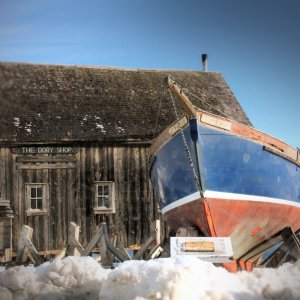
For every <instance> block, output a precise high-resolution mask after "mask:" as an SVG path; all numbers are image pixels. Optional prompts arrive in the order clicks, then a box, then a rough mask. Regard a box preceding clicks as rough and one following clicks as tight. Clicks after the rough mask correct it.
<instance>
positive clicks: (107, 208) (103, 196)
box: [94, 181, 115, 214]
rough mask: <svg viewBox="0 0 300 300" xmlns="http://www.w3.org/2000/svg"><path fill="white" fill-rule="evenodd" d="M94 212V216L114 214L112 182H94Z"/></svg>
mask: <svg viewBox="0 0 300 300" xmlns="http://www.w3.org/2000/svg"><path fill="white" fill-rule="evenodd" d="M94 212H95V213H96V214H107V213H115V197H114V183H113V182H111V181H96V182H95V196H94Z"/></svg>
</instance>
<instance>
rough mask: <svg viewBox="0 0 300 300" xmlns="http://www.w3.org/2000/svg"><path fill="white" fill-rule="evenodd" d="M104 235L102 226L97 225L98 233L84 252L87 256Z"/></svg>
mask: <svg viewBox="0 0 300 300" xmlns="http://www.w3.org/2000/svg"><path fill="white" fill-rule="evenodd" d="M102 235H103V231H102V227H99V226H97V228H96V233H95V234H94V236H93V238H92V239H91V240H90V242H89V243H88V244H87V246H86V247H85V249H84V251H83V253H82V255H83V256H87V255H89V254H90V252H91V251H92V250H93V248H94V247H95V245H96V244H97V243H98V241H99V240H100V238H101V236H102Z"/></svg>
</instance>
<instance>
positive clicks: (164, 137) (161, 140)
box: [150, 116, 188, 155]
mask: <svg viewBox="0 0 300 300" xmlns="http://www.w3.org/2000/svg"><path fill="white" fill-rule="evenodd" d="M187 125H188V117H187V116H183V117H182V118H181V119H179V120H178V121H176V122H173V123H172V124H171V125H170V126H168V127H167V128H166V129H165V130H164V131H163V132H162V133H161V134H160V135H159V136H158V137H157V138H156V139H155V140H154V141H153V143H152V146H151V147H150V155H155V153H156V152H157V151H158V150H159V149H160V148H161V147H163V146H164V145H165V144H166V143H167V142H168V141H169V140H170V139H171V137H172V136H174V135H175V134H176V133H178V132H179V131H180V130H181V129H183V128H185V127H186V126H187Z"/></svg>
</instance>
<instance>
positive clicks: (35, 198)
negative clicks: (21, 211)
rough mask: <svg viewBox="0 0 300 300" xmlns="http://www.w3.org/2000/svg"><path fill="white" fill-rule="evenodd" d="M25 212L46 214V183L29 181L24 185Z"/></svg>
mask: <svg viewBox="0 0 300 300" xmlns="http://www.w3.org/2000/svg"><path fill="white" fill-rule="evenodd" d="M25 197H26V214H27V216H30V215H45V214H47V210H46V205H47V201H48V200H47V199H48V186H47V184H43V183H40V184H36V183H29V184H26V185H25Z"/></svg>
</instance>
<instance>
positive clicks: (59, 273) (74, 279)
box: [0, 256, 109, 300]
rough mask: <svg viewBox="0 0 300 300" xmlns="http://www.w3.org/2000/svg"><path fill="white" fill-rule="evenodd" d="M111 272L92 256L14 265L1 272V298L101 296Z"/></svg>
mask: <svg viewBox="0 0 300 300" xmlns="http://www.w3.org/2000/svg"><path fill="white" fill-rule="evenodd" d="M108 272H109V271H107V270H105V269H103V268H102V267H101V266H100V265H99V264H98V263H97V262H96V261H95V260H94V259H92V258H91V257H72V256H69V257H67V258H65V259H63V260H58V261H55V262H53V263H44V264H42V265H40V266H39V267H36V268H35V267H24V266H18V267H13V268H10V269H8V270H6V271H4V272H1V273H0V299H1V300H6V299H17V300H21V299H22V300H23V299H49V300H50V299H88V300H90V299H98V294H99V291H100V288H101V283H102V282H103V281H104V280H105V279H106V277H107V274H108Z"/></svg>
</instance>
